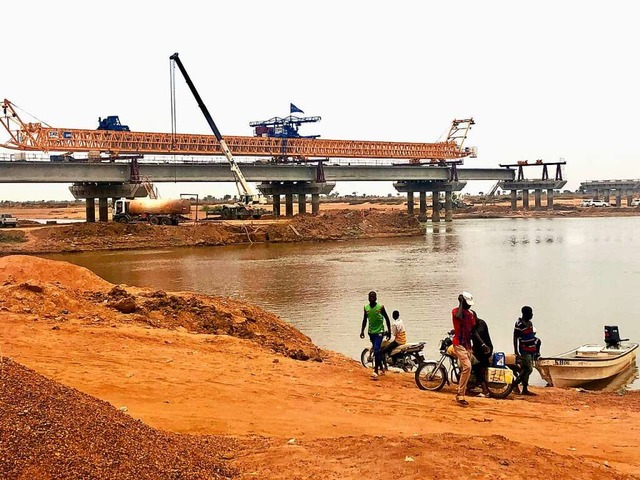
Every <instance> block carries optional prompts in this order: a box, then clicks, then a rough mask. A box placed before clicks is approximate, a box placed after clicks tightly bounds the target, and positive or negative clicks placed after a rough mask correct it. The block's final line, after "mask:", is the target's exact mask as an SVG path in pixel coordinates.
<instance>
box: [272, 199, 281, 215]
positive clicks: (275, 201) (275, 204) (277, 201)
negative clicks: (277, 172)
mask: <svg viewBox="0 0 640 480" xmlns="http://www.w3.org/2000/svg"><path fill="white" fill-rule="evenodd" d="M273 216H274V217H279V216H280V195H273Z"/></svg>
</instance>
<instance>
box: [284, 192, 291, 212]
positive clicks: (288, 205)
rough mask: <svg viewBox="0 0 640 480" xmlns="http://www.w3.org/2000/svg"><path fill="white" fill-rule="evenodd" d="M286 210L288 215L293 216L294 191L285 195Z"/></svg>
mask: <svg viewBox="0 0 640 480" xmlns="http://www.w3.org/2000/svg"><path fill="white" fill-rule="evenodd" d="M284 211H285V215H286V216H287V217H293V193H286V194H285V196H284Z"/></svg>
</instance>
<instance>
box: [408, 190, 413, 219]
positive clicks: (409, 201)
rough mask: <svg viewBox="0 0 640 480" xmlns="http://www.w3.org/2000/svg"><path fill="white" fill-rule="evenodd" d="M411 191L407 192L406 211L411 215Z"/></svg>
mask: <svg viewBox="0 0 640 480" xmlns="http://www.w3.org/2000/svg"><path fill="white" fill-rule="evenodd" d="M413 193H414V192H407V213H408V214H409V215H413Z"/></svg>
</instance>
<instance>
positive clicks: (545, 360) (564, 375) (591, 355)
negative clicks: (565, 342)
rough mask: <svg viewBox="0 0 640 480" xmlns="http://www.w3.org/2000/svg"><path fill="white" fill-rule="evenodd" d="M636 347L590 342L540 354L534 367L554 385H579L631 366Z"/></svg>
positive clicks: (606, 377)
mask: <svg viewBox="0 0 640 480" xmlns="http://www.w3.org/2000/svg"><path fill="white" fill-rule="evenodd" d="M637 349H638V344H637V343H616V344H610V343H608V342H607V344H606V345H596V344H587V345H582V346H581V347H578V348H574V349H573V350H570V351H568V352H565V353H562V354H560V355H556V356H554V357H541V358H539V359H538V360H537V361H536V363H535V367H536V369H537V370H538V372H540V376H541V377H542V378H543V379H544V380H546V382H547V383H548V384H549V385H551V386H553V387H579V386H584V385H587V384H589V383H591V382H596V381H598V380H605V379H608V378H611V377H614V376H615V375H617V374H619V373H621V372H623V371H625V370H626V369H628V368H632V367H633V366H635V364H636V350H637Z"/></svg>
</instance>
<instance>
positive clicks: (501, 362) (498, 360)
mask: <svg viewBox="0 0 640 480" xmlns="http://www.w3.org/2000/svg"><path fill="white" fill-rule="evenodd" d="M492 365H493V366H494V367H495V368H504V367H506V363H505V356H504V352H496V353H494V354H493V362H492Z"/></svg>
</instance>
